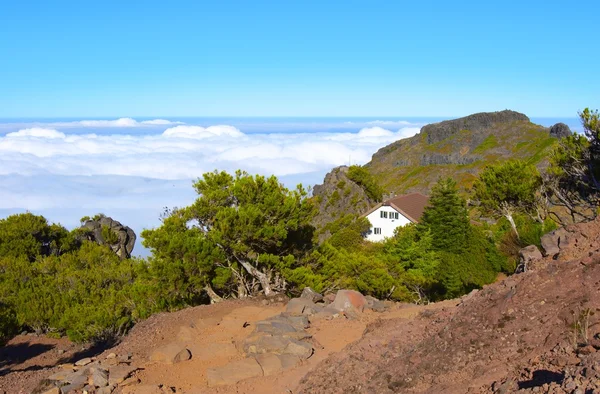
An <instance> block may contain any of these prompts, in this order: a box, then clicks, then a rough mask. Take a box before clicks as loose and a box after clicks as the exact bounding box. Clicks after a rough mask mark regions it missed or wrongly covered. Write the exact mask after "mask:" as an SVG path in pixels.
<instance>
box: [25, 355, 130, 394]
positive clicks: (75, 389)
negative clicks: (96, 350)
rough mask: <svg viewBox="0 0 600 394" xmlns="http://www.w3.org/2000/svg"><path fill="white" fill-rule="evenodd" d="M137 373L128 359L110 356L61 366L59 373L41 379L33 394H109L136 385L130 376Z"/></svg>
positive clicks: (128, 356) (126, 356)
mask: <svg viewBox="0 0 600 394" xmlns="http://www.w3.org/2000/svg"><path fill="white" fill-rule="evenodd" d="M139 369H140V368H139V367H137V366H136V365H135V364H134V363H133V360H132V358H131V356H130V355H121V356H117V355H116V354H114V353H111V354H109V355H108V356H106V357H105V358H103V359H96V358H84V359H81V360H79V361H77V362H76V363H75V364H64V365H63V368H62V370H61V371H59V372H56V373H54V374H52V375H50V376H49V377H48V378H46V379H44V380H43V381H42V382H41V383H40V385H39V386H38V388H37V389H36V390H35V392H40V393H48V394H50V393H52V394H67V393H79V392H82V391H83V392H88V393H99V394H110V393H112V392H114V391H115V390H116V389H117V387H124V386H127V385H128V384H131V383H137V382H138V380H137V378H133V377H132V375H133V374H134V373H135V372H136V371H137V370H139Z"/></svg>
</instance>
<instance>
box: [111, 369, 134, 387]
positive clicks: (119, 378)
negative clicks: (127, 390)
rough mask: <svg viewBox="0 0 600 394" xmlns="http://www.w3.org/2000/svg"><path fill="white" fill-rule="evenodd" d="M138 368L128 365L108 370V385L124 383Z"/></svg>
mask: <svg viewBox="0 0 600 394" xmlns="http://www.w3.org/2000/svg"><path fill="white" fill-rule="evenodd" d="M137 369H138V368H136V367H131V366H128V365H117V366H114V367H110V368H109V369H108V384H109V385H111V386H112V385H114V384H119V383H121V382H123V381H124V380H125V379H127V378H128V377H129V376H130V375H131V374H132V373H133V372H135V371H136V370H137Z"/></svg>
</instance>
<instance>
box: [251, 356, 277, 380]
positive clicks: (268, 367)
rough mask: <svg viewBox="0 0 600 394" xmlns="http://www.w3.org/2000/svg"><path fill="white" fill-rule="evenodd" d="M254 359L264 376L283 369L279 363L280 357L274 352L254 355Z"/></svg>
mask: <svg viewBox="0 0 600 394" xmlns="http://www.w3.org/2000/svg"><path fill="white" fill-rule="evenodd" d="M255 359H256V361H257V362H258V364H259V365H260V367H261V368H262V370H263V375H264V376H271V375H275V374H277V373H279V371H281V370H282V369H283V366H282V365H281V359H280V358H279V356H277V355H276V354H273V353H265V354H259V355H257V356H256V357H255Z"/></svg>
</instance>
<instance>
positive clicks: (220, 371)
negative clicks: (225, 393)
mask: <svg viewBox="0 0 600 394" xmlns="http://www.w3.org/2000/svg"><path fill="white" fill-rule="evenodd" d="M257 376H263V370H262V368H261V366H260V364H259V363H258V361H256V359H255V358H254V357H249V358H246V359H243V360H239V361H234V362H232V363H229V364H227V365H224V366H222V367H217V368H209V369H207V370H206V380H207V381H208V387H216V386H225V385H230V384H235V383H237V382H239V381H241V380H245V379H250V378H254V377H257Z"/></svg>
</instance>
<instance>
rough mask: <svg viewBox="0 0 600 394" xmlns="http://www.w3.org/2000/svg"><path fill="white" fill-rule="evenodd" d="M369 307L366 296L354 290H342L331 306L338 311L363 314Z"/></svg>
mask: <svg viewBox="0 0 600 394" xmlns="http://www.w3.org/2000/svg"><path fill="white" fill-rule="evenodd" d="M366 305H367V299H366V298H365V296H363V295H362V294H360V293H359V292H358V291H354V290H340V291H338V292H337V294H336V296H335V300H334V301H333V303H332V304H331V306H332V307H333V308H335V309H337V310H338V311H344V312H345V311H350V310H352V311H356V312H362V311H363V309H364V308H365V306H366Z"/></svg>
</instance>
